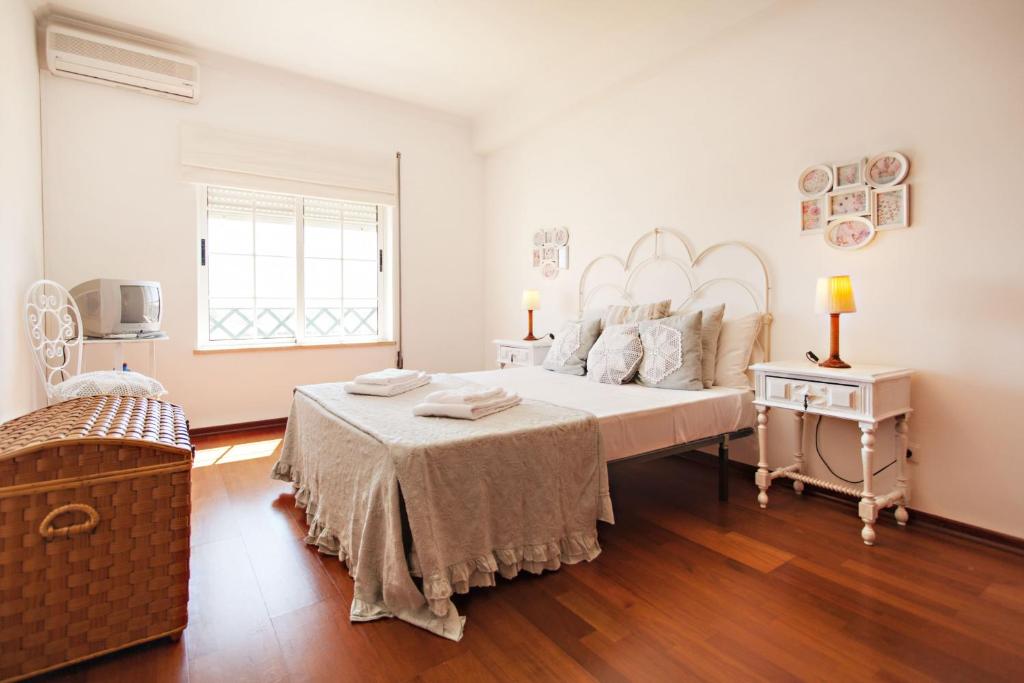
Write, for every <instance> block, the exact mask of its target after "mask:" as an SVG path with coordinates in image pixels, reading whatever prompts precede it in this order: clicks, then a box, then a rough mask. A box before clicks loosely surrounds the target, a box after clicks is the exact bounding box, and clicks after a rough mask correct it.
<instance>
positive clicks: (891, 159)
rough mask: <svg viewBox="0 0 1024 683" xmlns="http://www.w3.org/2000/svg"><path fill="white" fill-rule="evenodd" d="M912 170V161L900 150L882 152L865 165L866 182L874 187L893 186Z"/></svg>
mask: <svg viewBox="0 0 1024 683" xmlns="http://www.w3.org/2000/svg"><path fill="white" fill-rule="evenodd" d="M909 172H910V161H909V160H908V159H907V157H905V156H903V155H902V154H900V153H899V152H882V153H881V154H876V155H875V156H873V157H871V158H870V159H869V160H868V162H867V164H866V165H865V166H864V182H866V183H867V184H868V185H870V186H871V187H874V188H882V187H893V186H894V185H899V184H900V183H902V182H903V179H904V178H906V177H907V173H909Z"/></svg>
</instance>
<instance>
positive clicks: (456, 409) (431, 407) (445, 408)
mask: <svg viewBox="0 0 1024 683" xmlns="http://www.w3.org/2000/svg"><path fill="white" fill-rule="evenodd" d="M522 402H523V399H521V398H519V396H518V395H516V394H509V395H508V396H505V397H503V398H501V399H499V400H496V401H484V402H482V403H476V404H469V403H461V404H460V403H420V404H419V405H417V406H415V407H414V408H413V409H412V414H413V415H417V416H419V417H453V418H456V419H459V420H479V419H480V418H481V417H486V416H488V415H493V414H494V413H498V412H501V411H502V410H508V409H509V408H513V407H515V406H517V405H519V404H520V403H522Z"/></svg>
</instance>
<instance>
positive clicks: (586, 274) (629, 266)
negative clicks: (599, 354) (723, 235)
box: [576, 228, 772, 360]
mask: <svg viewBox="0 0 1024 683" xmlns="http://www.w3.org/2000/svg"><path fill="white" fill-rule="evenodd" d="M667 239H671V240H674V241H676V242H678V243H679V244H680V245H681V246H682V247H683V250H684V252H685V255H686V258H682V257H681V256H672V255H670V254H668V253H666V250H665V240H667ZM651 240H653V241H654V249H653V253H652V254H651V255H648V256H646V257H644V258H641V250H642V249H643V247H644V246H645V245H646V244H647V243H648V242H649V241H651ZM724 250H735V251H737V252H739V253H743V254H745V255H748V256H751V257H753V261H754V265H756V267H757V269H758V270H759V271H760V278H759V281H758V282H750V281H748V280H745V279H742V278H739V277H736V276H735V275H733V274H729V273H723V274H721V275H718V274H716V275H715V276H714V277H707V278H704V279H702V278H701V277H700V274H699V273H698V271H697V270H696V269H697V268H698V267H699V266H700V265H702V264H704V263H706V260H707V257H708V256H709V255H710V254H713V253H716V252H720V251H724ZM605 261H610V262H612V263H614V264H616V265H618V266H619V268H620V269H621V271H622V277H623V279H622V281H621V282H618V283H616V282H598V283H591V282H590V280H591V279H592V276H593V271H594V267H595V266H597V265H598V264H599V263H602V262H605ZM655 263H661V264H669V265H671V266H674V267H676V268H678V269H679V272H680V273H681V275H682V276H683V278H684V280H683V281H684V282H686V283H687V285H688V286H689V290H690V293H689V296H687V297H686V298H685V299H684V300H683V301H682V302H675V301H674V302H673V305H674V307H675V309H676V310H679V309H684V308H686V307H687V305H689V304H690V303H691V302H693V301H694V300H695V299H697V298H699V297H702V296H704V295H706V293H707V291H708V290H709V289H710V288H712V287H717V286H721V285H728V286H734V287H738V288H740V289H741V290H742V291H743V292H745V293H746V294H747V296H749V297H750V300H751V302H752V303H753V305H754V308H755V309H756V310H757V311H758V312H760V313H761V314H762V324H761V333H760V335H758V337H759V338H758V344H759V345H760V346H761V348H762V350H763V351H764V358H765V360H770V357H771V324H772V315H771V290H772V287H771V279H770V278H769V276H768V267H767V265H766V264H765V262H764V259H763V258H762V257H761V255H760V254H759V253H758V252H757V251H756V250H755V249H754V248H753V247H751V246H750V245H749V244H746V243H744V242H738V241H726V242H718V243H716V244H712V245H711V246H709V247H707V248H706V249H704V250H703V251H701V252H699V253H697V254H696V255H694V250H693V249H692V248H691V247H690V244H689V242H688V241H687V240H686V238H685V237H684V236H683V235H682V234H680V233H678V232H676V231H674V230H670V229H668V228H655V229H654V230H651V231H649V232H646V233H644V234H643V235H641V236H640V238H639V239H638V240H637V241H636V242H634V243H633V246H632V247H631V248H630V250H629V254H628V255H627V256H626V259H625V260H623V259H622V258H621V257H619V256H616V255H614V254H605V255H603V256H598V257H597V258H596V259H594V260H593V261H591V262H590V263H588V264H587V267H586V268H584V269H583V274H582V275H581V276H580V284H579V293H578V294H579V295H578V300H577V311H576V313H577V315H583V312H584V310H586V308H587V305H588V304H589V303H590V302H591V301H592V300H593V298H594V296H595V295H597V294H598V293H600V292H602V291H608V290H610V291H612V292H614V293H615V294H616V295H617V296H619V297H621V298H622V300H623V301H625V302H626V303H628V304H635V303H636V301H635V300H634V297H633V295H632V288H633V286H634V285H635V283H636V278H637V275H638V274H639V273H641V272H642V271H643V270H644V269H646V268H647V267H648V266H650V265H652V264H655Z"/></svg>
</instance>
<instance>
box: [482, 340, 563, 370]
mask: <svg viewBox="0 0 1024 683" xmlns="http://www.w3.org/2000/svg"><path fill="white" fill-rule="evenodd" d="M552 343H553V340H552V339H551V337H543V338H542V339H538V340H537V341H523V340H522V339H495V340H494V345H495V346H497V347H498V367H500V368H501V369H503V370H504V369H505V366H506V365H512V366H514V367H529V366H531V365H540V364H541V363H543V362H544V358H545V356H547V355H548V349H550V348H551V344H552Z"/></svg>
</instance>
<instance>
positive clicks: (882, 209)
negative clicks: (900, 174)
mask: <svg viewBox="0 0 1024 683" xmlns="http://www.w3.org/2000/svg"><path fill="white" fill-rule="evenodd" d="M871 217H872V218H873V219H874V222H875V227H876V228H877V229H878V230H896V229H897V228H907V227H910V185H893V186H892V187H884V188H879V189H877V190H873V191H872V193H871Z"/></svg>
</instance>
